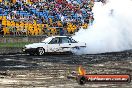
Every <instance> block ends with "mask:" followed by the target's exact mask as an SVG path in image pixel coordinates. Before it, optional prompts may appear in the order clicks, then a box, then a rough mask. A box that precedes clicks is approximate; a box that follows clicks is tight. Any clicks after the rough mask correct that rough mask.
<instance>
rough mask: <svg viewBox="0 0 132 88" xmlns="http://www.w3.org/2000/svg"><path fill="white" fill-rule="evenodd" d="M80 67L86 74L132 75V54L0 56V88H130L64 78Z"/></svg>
mask: <svg viewBox="0 0 132 88" xmlns="http://www.w3.org/2000/svg"><path fill="white" fill-rule="evenodd" d="M79 65H82V66H83V67H84V68H85V69H86V71H87V73H88V74H130V75H132V51H124V52H114V53H105V54H95V55H65V54H63V55H59V54H56V55H55V54H54V55H53V54H52V55H45V56H29V55H27V54H8V55H0V88H132V83H122V84H120V83H118V84H117V83H116V84H110V83H103V84H102V83H98V84H95V83H92V84H91V83H86V84H85V85H79V84H78V83H77V82H76V80H72V79H67V76H68V75H69V74H70V73H71V72H72V71H76V72H77V69H78V66H79Z"/></svg>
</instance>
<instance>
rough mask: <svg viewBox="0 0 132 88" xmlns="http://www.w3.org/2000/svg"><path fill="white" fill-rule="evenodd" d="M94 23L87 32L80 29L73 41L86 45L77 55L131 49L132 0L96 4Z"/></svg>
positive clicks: (115, 0)
mask: <svg viewBox="0 0 132 88" xmlns="http://www.w3.org/2000/svg"><path fill="white" fill-rule="evenodd" d="M93 13H94V18H95V21H94V23H93V25H92V26H89V28H88V29H87V30H84V29H80V30H79V32H77V33H76V34H75V36H73V38H74V39H76V40H78V41H81V42H85V43H87V48H86V49H82V50H80V51H78V52H77V53H79V54H96V53H105V52H116V51H123V50H128V49H132V0H109V1H108V2H107V3H106V4H105V5H104V4H102V3H101V2H96V3H95V5H94V7H93Z"/></svg>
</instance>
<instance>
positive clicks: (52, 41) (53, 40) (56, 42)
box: [49, 38, 59, 44]
mask: <svg viewBox="0 0 132 88" xmlns="http://www.w3.org/2000/svg"><path fill="white" fill-rule="evenodd" d="M58 43H59V38H53V39H52V40H51V41H50V43H49V44H58Z"/></svg>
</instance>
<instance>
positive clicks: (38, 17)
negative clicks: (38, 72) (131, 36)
mask: <svg viewBox="0 0 132 88" xmlns="http://www.w3.org/2000/svg"><path fill="white" fill-rule="evenodd" d="M93 5H94V0H0V35H2V36H5V35H13V36H21V35H22V36H38V35H48V36H51V35H67V34H74V33H75V32H77V31H78V30H79V29H80V28H81V27H82V28H83V29H87V28H88V26H89V24H91V23H92V22H93V20H94V18H93V13H92V7H93Z"/></svg>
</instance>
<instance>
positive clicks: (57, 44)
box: [23, 36, 86, 55]
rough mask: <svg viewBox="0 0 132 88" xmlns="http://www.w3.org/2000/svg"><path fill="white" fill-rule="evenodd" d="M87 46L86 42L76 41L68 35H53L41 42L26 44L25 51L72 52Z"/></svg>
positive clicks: (33, 53)
mask: <svg viewBox="0 0 132 88" xmlns="http://www.w3.org/2000/svg"><path fill="white" fill-rule="evenodd" d="M84 47H86V43H81V42H77V41H75V40H74V39H73V38H72V37H68V36H52V37H48V38H46V39H45V40H44V41H42V42H40V43H33V44H29V45H25V47H24V48H23V52H25V53H28V54H30V55H35V54H37V55H44V54H45V53H52V52H72V51H73V50H74V49H77V50H78V49H80V48H84Z"/></svg>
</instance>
